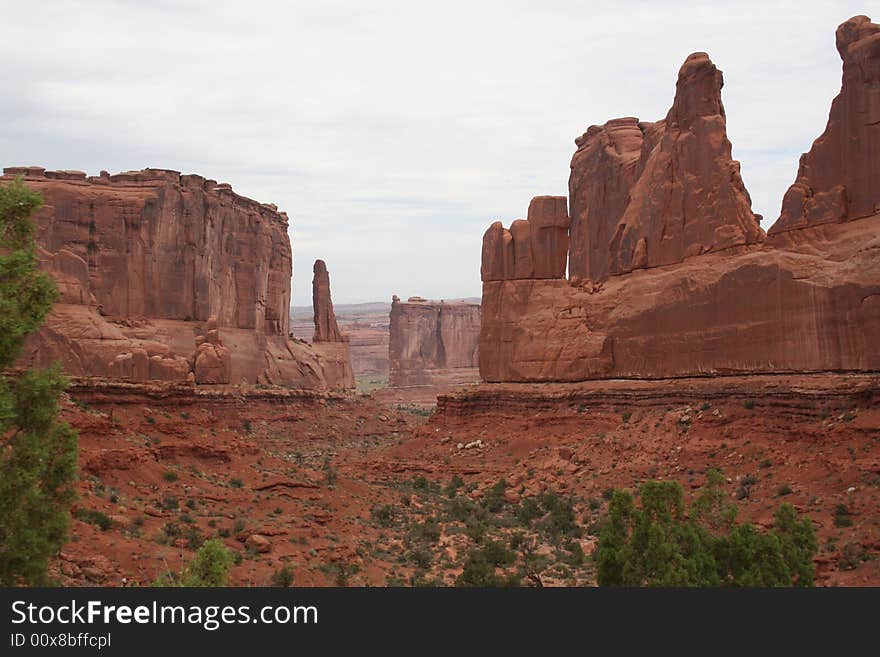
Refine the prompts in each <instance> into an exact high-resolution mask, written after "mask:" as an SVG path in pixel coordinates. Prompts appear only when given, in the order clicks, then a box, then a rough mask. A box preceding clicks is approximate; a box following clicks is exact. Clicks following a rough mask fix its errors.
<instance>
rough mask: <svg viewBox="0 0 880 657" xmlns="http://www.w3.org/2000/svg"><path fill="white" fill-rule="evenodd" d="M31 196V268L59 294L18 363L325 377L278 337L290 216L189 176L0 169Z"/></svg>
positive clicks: (281, 380) (304, 353) (291, 379)
mask: <svg viewBox="0 0 880 657" xmlns="http://www.w3.org/2000/svg"><path fill="white" fill-rule="evenodd" d="M15 176H22V177H23V178H24V180H25V182H26V184H27V185H28V186H29V187H31V188H32V189H34V190H35V191H37V192H39V193H40V194H41V195H42V196H43V200H44V205H43V208H42V209H41V210H40V211H39V212H38V214H37V216H36V221H37V226H38V236H37V240H38V245H39V247H40V253H41V261H42V266H43V267H44V268H45V269H46V270H48V271H49V272H51V273H52V275H53V276H54V277H55V278H56V280H57V281H58V286H59V289H60V292H61V296H60V299H59V302H58V303H57V304H56V305H55V307H54V308H53V310H52V313H51V314H50V316H49V318H48V319H47V321H46V324H45V326H44V327H43V328H42V329H41V330H40V331H39V333H38V334H37V335H35V336H33V337H32V338H31V340H30V341H29V344H28V347H27V353H26V355H25V357H24V358H23V364H31V363H37V364H41V365H42V364H48V363H51V362H53V361H56V360H59V361H61V363H62V364H63V365H64V367H65V370H66V371H67V372H69V373H70V374H72V375H80V376H103V377H113V378H123V379H130V380H135V381H144V380H150V379H161V380H168V381H187V380H189V381H193V382H195V383H240V382H262V383H275V384H282V385H288V386H293V387H304V388H322V387H336V383H335V382H333V381H327V380H326V379H325V377H324V375H323V374H322V365H321V362H320V358H319V356H318V355H317V354H316V353H315V352H314V351H313V350H311V349H310V348H309V347H307V346H306V345H304V344H301V343H299V342H296V341H293V340H290V339H289V336H288V327H289V311H288V308H289V305H290V280H291V266H292V257H291V250H290V240H289V238H288V235H287V228H288V220H287V216H286V215H285V214H284V213H283V212H278V210H277V208H276V207H275V206H274V205H269V204H260V203H258V202H256V201H253V200H250V199H247V198H245V197H242V196H240V195H238V194H236V193H234V192H233V191H232V188H231V187H230V186H229V185H228V184H217V183H216V182H215V181H213V180H207V179H205V178H203V177H201V176H198V175H180V174H179V173H178V172H176V171H170V170H165V169H145V170H143V171H132V172H126V173H121V174H117V175H113V176H111V175H109V174H108V173H106V172H101V175H99V176H91V177H89V176H86V174H85V173H82V172H77V171H46V170H44V169H42V168H39V167H11V168H7V169H4V176H3V177H4V179H10V178H11V177H15Z"/></svg>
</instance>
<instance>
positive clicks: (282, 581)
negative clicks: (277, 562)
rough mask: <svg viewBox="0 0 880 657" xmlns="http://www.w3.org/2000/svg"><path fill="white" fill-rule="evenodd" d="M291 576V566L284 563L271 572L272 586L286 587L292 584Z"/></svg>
mask: <svg viewBox="0 0 880 657" xmlns="http://www.w3.org/2000/svg"><path fill="white" fill-rule="evenodd" d="M293 577H294V572H293V568H292V567H291V566H289V565H286V566H284V567H282V568H279V569H277V570H276V571H275V572H273V573H272V579H271V582H272V586H277V587H280V588H285V589H286V588H287V587H289V586H292V585H293Z"/></svg>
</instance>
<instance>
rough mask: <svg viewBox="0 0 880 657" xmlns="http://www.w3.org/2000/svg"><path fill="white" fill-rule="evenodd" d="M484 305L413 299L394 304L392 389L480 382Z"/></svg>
mask: <svg viewBox="0 0 880 657" xmlns="http://www.w3.org/2000/svg"><path fill="white" fill-rule="evenodd" d="M479 336H480V305H479V304H472V303H463V302H449V301H439V302H438V301H427V300H425V299H422V298H421V297H410V298H409V300H408V301H407V302H401V301H400V300H399V299H398V298H397V297H396V296H395V297H394V300H393V302H392V304H391V314H390V337H389V347H388V355H389V361H390V364H391V370H390V376H389V383H390V385H391V386H416V385H433V384H438V383H443V384H447V383H448V384H452V383H470V382H474V381H477V380H478V378H479V375H478V373H477V369H476V368H477V362H478V360H477V359H478V351H479V350H478V343H479Z"/></svg>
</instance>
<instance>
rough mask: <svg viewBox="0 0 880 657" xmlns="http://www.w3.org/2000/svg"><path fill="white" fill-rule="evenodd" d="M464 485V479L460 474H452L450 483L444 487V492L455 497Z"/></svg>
mask: <svg viewBox="0 0 880 657" xmlns="http://www.w3.org/2000/svg"><path fill="white" fill-rule="evenodd" d="M463 487H464V479H462V478H461V477H459V476H458V475H452V479H450V481H449V483H448V484H447V485H446V488H444V489H443V492H444V493H445V494H446V496H447V497H455V494H456V493H457V492H458V489H459V488H463Z"/></svg>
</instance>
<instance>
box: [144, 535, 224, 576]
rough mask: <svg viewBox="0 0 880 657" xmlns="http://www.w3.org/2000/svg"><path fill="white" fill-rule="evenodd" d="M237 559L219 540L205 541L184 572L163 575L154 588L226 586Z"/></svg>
mask: <svg viewBox="0 0 880 657" xmlns="http://www.w3.org/2000/svg"><path fill="white" fill-rule="evenodd" d="M234 561H235V557H234V556H233V554H232V552H230V551H229V550H228V549H227V548H226V546H225V545H223V543H222V542H221V541H220V540H218V539H212V540H210V541H205V543H204V545H202V547H201V548H199V551H198V552H196V556H195V557H194V558H193V560H192V561H191V562H190V564H189V566H187V567H186V568H185V569H184V570H183V571H182V572H180V573H179V574H177V575H175V574H173V573H171V572H167V573H165V574H163V575H161V576H160V577H159V578H158V579H157V580H156V581H155V582H154V583H153V586H187V587H215V586H226V585H227V582H228V579H229V569H230V568H231V567H232V564H233V562H234Z"/></svg>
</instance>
